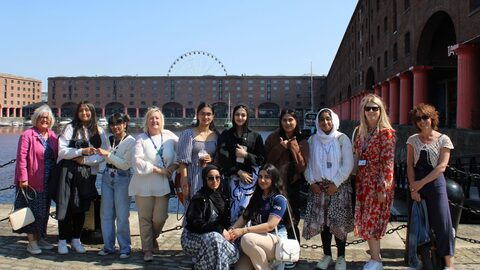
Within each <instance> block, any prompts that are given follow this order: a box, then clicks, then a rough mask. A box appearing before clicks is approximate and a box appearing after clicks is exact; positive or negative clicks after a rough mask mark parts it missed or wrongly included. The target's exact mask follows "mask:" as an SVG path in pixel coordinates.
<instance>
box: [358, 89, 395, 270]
mask: <svg viewBox="0 0 480 270" xmlns="http://www.w3.org/2000/svg"><path fill="white" fill-rule="evenodd" d="M360 109H361V111H360V126H359V128H358V132H357V135H356V137H355V140H354V149H353V150H354V155H355V160H356V162H357V164H358V170H357V178H356V191H357V194H356V196H357V197H356V206H355V235H356V236H360V237H362V238H363V239H365V240H367V241H368V247H369V248H370V257H371V258H370V260H369V261H368V262H367V263H366V264H365V266H364V267H363V269H367V270H379V269H383V265H382V257H381V255H380V239H382V237H383V236H384V235H385V230H386V228H387V223H388V220H389V218H390V209H391V207H392V204H393V194H394V188H395V183H394V182H393V165H394V164H393V162H394V154H395V130H394V129H392V126H391V125H390V122H389V120H388V115H387V112H386V110H385V105H384V103H383V101H382V99H381V98H380V97H379V96H377V95H374V94H369V95H367V96H365V97H364V98H363V99H362V101H361V102H360Z"/></svg>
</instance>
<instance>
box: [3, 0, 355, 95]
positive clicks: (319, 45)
mask: <svg viewBox="0 0 480 270" xmlns="http://www.w3.org/2000/svg"><path fill="white" fill-rule="evenodd" d="M356 4H357V0H338V1H327V0H289V1H286V0H283V1H282V0H275V1H274V0H245V1H240V0H239V1H233V0H230V1H228V0H221V1H220V0H218V1H217V0H190V1H183V0H163V1H162V0H157V1H153V0H136V1H133V0H130V1H127V0H78V1H74V0H61V1H60V0H58V1H50V0H45V1H43V0H42V1H37V0H12V1H2V4H1V10H2V11H1V12H0V14H1V15H0V25H1V34H2V35H1V38H0V73H11V74H16V75H21V76H26V77H33V78H37V79H41V80H43V82H44V86H43V90H44V91H46V90H47V78H48V77H55V76H82V75H84V76H95V75H98V76H100V75H106V76H121V75H138V76H164V75H166V74H167V72H168V70H169V68H170V66H171V65H172V63H173V62H174V61H175V60H176V59H177V58H178V57H179V56H181V55H182V54H184V53H186V52H189V51H206V52H209V53H211V54H213V55H214V56H216V57H217V58H218V59H219V60H220V61H221V62H222V63H223V64H224V66H225V68H226V70H227V72H228V74H229V75H241V74H246V75H302V74H306V73H310V62H312V66H313V73H314V74H327V73H328V70H329V68H330V65H331V63H332V61H333V58H334V57H335V54H336V53H337V49H338V46H339V44H340V42H341V40H342V37H343V35H344V33H345V30H346V27H347V25H348V23H349V21H350V18H351V15H352V13H353V10H354V9H355V6H356ZM210 60H211V59H208V58H207V59H204V58H203V57H189V59H188V61H190V62H189V63H191V64H190V67H188V66H187V65H186V64H185V63H186V62H185V61H187V60H185V59H182V61H179V62H177V64H176V65H175V67H174V70H173V71H178V70H180V67H182V68H183V69H184V70H185V71H184V72H187V73H188V72H189V69H190V70H192V74H191V75H198V74H193V72H194V71H193V69H195V68H196V66H200V65H203V66H205V65H213V66H216V65H217V64H216V63H211V62H213V61H210ZM173 71H172V74H173ZM195 72H198V71H195ZM185 75H190V74H185Z"/></svg>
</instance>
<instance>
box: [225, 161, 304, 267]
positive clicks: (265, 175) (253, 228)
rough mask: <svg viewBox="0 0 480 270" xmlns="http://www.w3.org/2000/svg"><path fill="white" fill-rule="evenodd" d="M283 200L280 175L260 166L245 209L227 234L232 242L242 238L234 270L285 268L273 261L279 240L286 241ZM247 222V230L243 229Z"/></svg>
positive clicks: (287, 220)
mask: <svg viewBox="0 0 480 270" xmlns="http://www.w3.org/2000/svg"><path fill="white" fill-rule="evenodd" d="M285 196H286V192H285V189H284V186H283V181H282V180H281V175H280V171H279V170H278V169H277V168H275V166H273V165H272V164H269V163H267V164H265V165H263V166H262V167H261V168H260V170H259V172H258V180H257V184H256V185H255V191H254V192H253V196H252V198H251V200H250V202H249V203H248V206H247V208H246V209H245V211H244V212H243V214H242V215H241V216H240V217H239V218H238V219H237V221H236V222H235V224H233V226H232V227H231V228H230V231H229V232H230V235H231V237H232V239H233V240H236V239H238V238H239V237H241V240H240V246H241V249H242V252H243V253H242V254H241V256H240V260H239V261H238V263H237V264H236V265H235V269H238V270H249V269H256V270H264V269H283V268H284V264H283V263H281V262H276V261H275V247H276V244H277V242H278V238H279V237H280V238H287V230H286V224H290V218H289V215H288V212H287V198H286V197H285ZM248 222H250V226H249V227H245V225H247V223H248ZM275 229H277V231H275ZM297 237H298V235H297Z"/></svg>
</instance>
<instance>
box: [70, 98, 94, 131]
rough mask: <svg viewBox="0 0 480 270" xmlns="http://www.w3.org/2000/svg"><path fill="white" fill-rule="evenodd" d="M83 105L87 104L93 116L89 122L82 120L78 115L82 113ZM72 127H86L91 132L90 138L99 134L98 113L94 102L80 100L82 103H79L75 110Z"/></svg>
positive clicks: (77, 128) (78, 128)
mask: <svg viewBox="0 0 480 270" xmlns="http://www.w3.org/2000/svg"><path fill="white" fill-rule="evenodd" d="M82 105H86V106H87V108H88V110H89V111H90V114H91V116H92V117H91V118H90V120H89V121H88V122H87V123H83V122H82V120H80V117H79V116H78V114H79V113H80V107H81V106H82ZM72 127H73V129H74V130H75V129H76V130H80V129H81V128H82V127H86V128H87V130H88V132H89V133H90V138H91V137H93V136H94V135H96V134H98V126H97V114H96V113H95V106H93V104H92V103H90V102H88V101H86V100H83V101H80V103H78V106H77V109H76V110H75V115H74V116H73V120H72ZM76 135H77V134H73V136H76Z"/></svg>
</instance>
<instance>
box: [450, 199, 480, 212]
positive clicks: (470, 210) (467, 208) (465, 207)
mask: <svg viewBox="0 0 480 270" xmlns="http://www.w3.org/2000/svg"><path fill="white" fill-rule="evenodd" d="M448 203H449V204H450V205H451V206H455V207H458V208H462V210H463V211H467V212H469V213H471V214H474V215H480V210H479V209H474V208H471V207H468V206H464V205H461V204H458V203H454V202H452V201H450V200H449V201H448Z"/></svg>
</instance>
